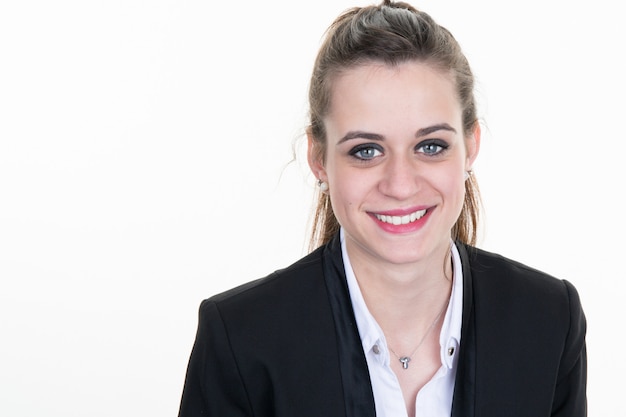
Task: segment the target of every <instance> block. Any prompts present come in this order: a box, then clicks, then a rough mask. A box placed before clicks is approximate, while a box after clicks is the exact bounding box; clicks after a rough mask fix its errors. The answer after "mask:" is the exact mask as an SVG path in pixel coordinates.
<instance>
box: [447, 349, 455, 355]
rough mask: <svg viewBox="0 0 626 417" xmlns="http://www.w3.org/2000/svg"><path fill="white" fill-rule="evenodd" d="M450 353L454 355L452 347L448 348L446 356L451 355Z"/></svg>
mask: <svg viewBox="0 0 626 417" xmlns="http://www.w3.org/2000/svg"><path fill="white" fill-rule="evenodd" d="M452 355H454V348H453V347H451V348H448V356H452Z"/></svg>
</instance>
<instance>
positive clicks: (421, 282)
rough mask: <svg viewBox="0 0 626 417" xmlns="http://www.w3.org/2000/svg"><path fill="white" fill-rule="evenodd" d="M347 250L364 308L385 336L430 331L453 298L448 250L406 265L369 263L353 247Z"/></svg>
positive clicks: (370, 261)
mask: <svg viewBox="0 0 626 417" xmlns="http://www.w3.org/2000/svg"><path fill="white" fill-rule="evenodd" d="M347 250H348V256H349V257H350V263H351V265H352V269H353V271H354V274H355V277H356V279H357V282H358V283H359V287H360V290H361V293H362V294H363V299H364V301H365V304H366V305H367V308H368V309H369V311H370V313H371V314H372V315H373V316H374V318H375V319H376V321H377V322H378V324H379V325H380V326H381V327H382V329H383V331H384V332H385V333H386V334H387V333H389V334H390V335H391V334H396V333H397V332H406V329H407V327H410V328H412V329H425V328H427V327H428V326H430V324H431V322H432V320H433V319H434V317H435V316H436V314H437V313H438V312H439V311H440V310H441V308H442V306H443V305H444V303H446V302H447V300H448V299H449V298H450V292H451V290H452V274H453V271H452V261H451V252H450V247H449V246H448V247H447V248H445V249H442V250H441V251H439V253H438V255H437V256H432V257H428V261H423V262H416V263H412V264H403V265H396V264H387V263H382V262H379V261H378V260H376V261H372V260H368V259H367V257H363V256H361V255H362V254H360V253H358V251H351V250H350V246H348V247H347Z"/></svg>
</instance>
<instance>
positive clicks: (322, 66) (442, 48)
mask: <svg viewBox="0 0 626 417" xmlns="http://www.w3.org/2000/svg"><path fill="white" fill-rule="evenodd" d="M407 61H417V62H423V63H426V64H428V65H431V66H433V68H436V69H438V70H440V71H442V72H444V73H449V74H451V76H452V80H453V81H454V83H455V88H456V92H457V95H458V99H459V102H460V104H461V109H462V123H463V130H464V134H465V135H470V134H471V133H472V132H473V130H474V128H475V125H476V123H477V122H478V118H477V116H476V105H475V99H474V76H473V74H472V71H471V69H470V66H469V63H468V61H467V59H466V58H465V55H464V54H463V52H462V51H461V47H460V46H459V44H458V42H457V41H456V40H455V39H454V37H453V36H452V34H451V33H450V32H449V31H448V30H447V29H445V28H444V27H442V26H440V25H438V24H437V23H436V22H435V21H434V20H433V19H432V18H431V17H430V16H429V15H428V14H426V13H424V12H421V11H418V10H417V9H415V8H414V7H413V6H411V5H409V4H407V3H404V2H392V1H390V0H385V1H383V2H382V3H381V4H380V5H377V6H368V7H355V8H352V9H349V10H347V11H345V12H344V13H343V14H342V15H340V16H339V17H338V18H337V19H336V20H335V21H334V22H333V23H332V25H331V26H330V27H329V28H328V31H327V32H326V36H325V39H324V41H323V43H322V46H321V47H320V50H319V52H318V54H317V58H316V60H315V64H314V67H313V74H312V76H311V81H310V86H309V112H310V124H309V126H308V130H307V134H308V135H309V137H310V138H311V139H312V140H313V141H314V149H315V155H314V157H316V158H319V160H321V161H324V160H325V155H326V147H327V144H326V141H327V138H326V129H325V126H324V118H325V117H326V115H327V114H328V111H329V108H330V101H331V93H332V83H333V81H334V80H335V79H336V77H337V76H338V75H340V74H341V73H342V72H343V71H346V70H349V69H350V68H354V67H356V66H359V65H364V64H367V63H371V62H380V63H383V64H386V65H389V66H396V65H398V64H401V63H404V62H407ZM479 202H480V194H479V191H478V185H477V183H476V181H475V178H474V176H473V175H471V176H470V178H469V179H468V180H467V181H465V201H464V204H463V208H462V210H461V214H460V216H459V218H458V219H457V221H456V223H455V225H454V227H453V228H452V238H453V239H454V240H459V241H461V242H463V243H467V244H472V245H473V244H475V243H476V229H477V225H478V216H479V209H480V207H479ZM338 230H339V223H338V222H337V218H336V217H335V214H334V212H333V210H332V206H331V202H330V198H329V196H328V195H327V194H324V193H321V192H319V193H318V196H317V207H316V209H315V214H314V218H313V225H312V232H311V242H310V243H311V245H310V246H311V248H312V249H313V248H315V247H317V246H320V245H322V244H325V243H326V242H328V241H329V240H330V239H331V237H332V236H333V235H334V234H335V233H336V232H337V231H338Z"/></svg>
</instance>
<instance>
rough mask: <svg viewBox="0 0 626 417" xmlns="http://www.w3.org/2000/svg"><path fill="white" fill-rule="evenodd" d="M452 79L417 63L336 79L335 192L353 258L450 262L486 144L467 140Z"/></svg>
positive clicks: (331, 145)
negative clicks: (469, 178)
mask: <svg viewBox="0 0 626 417" xmlns="http://www.w3.org/2000/svg"><path fill="white" fill-rule="evenodd" d="M461 113H462V109H461V106H460V103H459V100H458V98H457V94H456V91H455V88H454V84H453V82H452V78H451V76H449V75H447V74H445V73H442V72H441V71H438V70H436V69H433V68H432V67H430V66H428V65H426V64H423V63H417V62H408V63H404V64H401V65H399V66H396V67H391V66H387V65H384V64H376V63H373V64H368V65H363V66H359V67H356V68H353V69H350V70H347V71H346V72H344V73H342V74H341V75H340V76H338V78H336V79H335V80H334V83H333V87H332V98H331V106H330V111H329V114H328V116H327V117H326V118H325V119H324V123H325V127H326V132H327V149H326V155H325V161H320V160H316V159H314V158H315V157H314V156H313V155H314V144H313V141H312V140H309V162H310V164H311V168H312V169H313V172H314V173H315V174H316V176H317V177H318V178H320V179H322V180H323V181H326V182H327V183H328V184H329V187H330V188H329V191H328V192H329V193H330V199H331V203H332V207H333V211H334V213H335V216H336V217H337V220H338V221H339V223H340V224H341V226H342V227H343V228H344V231H345V234H346V244H347V245H348V246H347V247H348V250H349V253H350V257H351V258H353V257H354V258H358V257H361V258H362V257H365V258H367V259H370V260H375V261H383V262H388V263H393V264H404V263H415V262H420V261H422V260H428V259H436V260H437V261H439V260H440V259H442V256H443V254H445V253H446V252H447V250H448V249H449V245H450V231H451V229H452V226H453V225H454V223H455V222H456V220H457V218H458V217H459V214H460V212H461V208H462V206H463V200H464V195H465V186H464V182H465V178H464V175H465V172H466V171H468V170H469V169H470V168H471V166H472V163H473V161H474V158H475V157H476V154H477V152H478V145H479V140H480V137H479V136H480V131H479V128H478V127H477V128H476V130H475V132H474V134H472V135H471V136H470V137H465V136H464V133H463V127H462V120H461Z"/></svg>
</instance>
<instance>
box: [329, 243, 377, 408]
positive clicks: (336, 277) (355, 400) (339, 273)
mask: <svg viewBox="0 0 626 417" xmlns="http://www.w3.org/2000/svg"><path fill="white" fill-rule="evenodd" d="M322 259H323V263H324V265H323V267H324V278H325V280H326V287H327V288H328V294H329V301H330V306H331V310H332V314H333V318H334V321H335V330H336V333H337V343H338V346H337V349H338V354H339V366H340V371H341V378H342V384H343V395H344V399H345V405H346V417H375V416H376V407H375V405H374V393H373V392H372V385H371V383H370V375H369V371H368V368H367V361H366V359H365V354H364V353H363V346H362V344H361V337H360V335H359V331H358V328H357V324H356V319H355V318H354V310H353V308H352V302H351V301H350V294H349V291H348V284H347V281H346V276H345V271H344V267H343V260H342V257H341V242H340V239H339V234H336V235H335V237H334V238H333V239H332V240H331V241H330V242H329V244H328V245H327V246H326V248H325V249H324V256H323V258H322Z"/></svg>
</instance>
